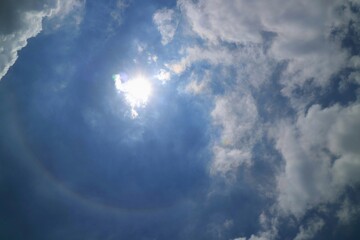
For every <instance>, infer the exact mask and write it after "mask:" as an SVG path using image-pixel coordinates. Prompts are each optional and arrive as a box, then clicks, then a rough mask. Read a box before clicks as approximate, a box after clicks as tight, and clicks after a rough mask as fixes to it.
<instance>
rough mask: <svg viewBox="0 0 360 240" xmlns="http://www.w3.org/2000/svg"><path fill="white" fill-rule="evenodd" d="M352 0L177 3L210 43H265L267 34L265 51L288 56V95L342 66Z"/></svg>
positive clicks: (321, 83)
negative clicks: (342, 41)
mask: <svg viewBox="0 0 360 240" xmlns="http://www.w3.org/2000/svg"><path fill="white" fill-rule="evenodd" d="M355 2H356V1H336V0H334V1H330V2H328V1H326V2H325V1H318V2H316V3H314V2H313V1H302V2H301V3H299V2H298V1H283V0H273V1H270V2H269V1H251V2H249V1H242V0H238V1H235V2H233V1H225V2H224V1H220V0H211V1H202V0H200V1H197V2H193V1H188V0H181V1H178V3H179V4H178V5H179V7H180V9H181V10H182V12H183V13H184V15H185V16H186V19H187V21H188V22H189V25H190V26H191V29H192V31H193V32H194V33H195V34H197V35H198V36H200V37H201V38H203V39H204V40H206V41H208V42H210V43H211V44H220V43H223V42H228V43H236V44H245V45H246V44H249V43H263V44H264V43H265V41H266V33H272V34H273V36H274V38H273V41H272V44H271V47H270V49H269V56H271V57H273V58H275V59H277V60H279V61H281V60H284V61H287V63H288V67H287V69H286V71H285V72H284V75H285V77H284V79H283V81H282V84H283V85H284V88H283V93H284V94H285V95H288V96H291V95H292V92H293V91H294V89H295V88H296V87H297V86H299V85H300V86H301V85H303V84H305V83H307V82H309V81H312V83H313V84H314V85H315V86H322V87H323V86H326V84H327V83H328V82H329V79H330V77H331V76H332V75H333V74H335V73H337V72H338V71H339V70H341V69H342V68H343V67H345V66H347V63H348V60H349V53H348V51H347V50H345V49H343V48H341V40H342V37H343V36H344V35H346V33H347V30H346V29H347V26H348V24H349V23H351V22H354V21H355V22H358V20H359V19H358V16H357V14H356V13H354V12H352V11H351V10H350V8H351V6H353V5H354V4H356V3H355ZM278 6H282V7H281V9H279V8H278ZM344 29H345V30H344ZM335 33H336V34H335Z"/></svg>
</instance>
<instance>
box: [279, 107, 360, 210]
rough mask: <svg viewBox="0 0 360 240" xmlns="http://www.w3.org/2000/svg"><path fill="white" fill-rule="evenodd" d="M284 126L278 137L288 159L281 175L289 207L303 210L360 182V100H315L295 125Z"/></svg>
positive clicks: (281, 191) (282, 199) (281, 202)
mask: <svg viewBox="0 0 360 240" xmlns="http://www.w3.org/2000/svg"><path fill="white" fill-rule="evenodd" d="M281 125H282V126H281V127H280V131H279V134H278V135H277V136H276V138H275V139H276V146H277V149H278V150H279V152H280V153H281V154H282V156H283V158H284V160H285V169H284V173H283V174H281V175H280V176H279V178H278V189H279V194H280V195H279V205H280V207H281V208H282V209H283V210H285V211H289V212H291V213H293V214H295V215H298V216H299V215H302V214H304V212H305V211H306V210H307V209H310V208H312V207H315V206H317V205H318V204H320V203H328V202H334V201H336V200H337V199H338V197H339V196H340V195H341V194H343V193H344V191H345V188H346V187H351V186H356V185H357V184H359V183H360V177H359V174H358V173H359V171H360V151H359V148H358V146H359V145H360V137H359V136H360V104H358V103H354V104H352V105H350V106H347V107H341V106H340V105H334V106H332V107H329V108H324V109H321V107H320V106H319V105H314V106H312V107H311V108H310V109H309V110H308V112H307V114H306V115H302V116H299V118H298V119H297V120H296V122H295V123H294V124H292V123H282V124H281Z"/></svg>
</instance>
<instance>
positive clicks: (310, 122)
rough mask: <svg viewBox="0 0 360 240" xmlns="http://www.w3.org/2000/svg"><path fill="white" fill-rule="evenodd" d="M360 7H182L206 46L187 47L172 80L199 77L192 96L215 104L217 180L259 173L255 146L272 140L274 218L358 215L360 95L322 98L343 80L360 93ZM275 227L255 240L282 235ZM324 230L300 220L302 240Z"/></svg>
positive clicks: (186, 3) (335, 1) (203, 2)
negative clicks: (328, 212) (325, 211)
mask: <svg viewBox="0 0 360 240" xmlns="http://www.w3.org/2000/svg"><path fill="white" fill-rule="evenodd" d="M359 4H360V3H359V1H356V0H346V1H343V0H332V1H317V2H314V1H311V0H305V1H301V2H299V1H295V0H291V1H284V0H272V1H265V0H258V1H245V0H236V1H222V0H199V1H191V0H178V4H177V9H176V11H180V13H181V14H182V20H181V21H183V22H182V23H181V24H184V26H187V28H185V27H184V29H186V30H185V32H183V34H184V35H186V36H191V37H195V38H197V39H198V40H199V41H196V42H192V43H184V45H183V47H182V48H181V49H180V51H179V57H178V58H177V59H173V60H172V61H169V62H168V63H167V64H165V66H166V67H167V68H168V70H169V71H170V72H171V73H172V74H177V75H179V76H181V75H185V76H190V77H187V84H186V91H187V92H188V93H193V94H196V95H198V94H201V93H204V94H206V95H207V96H212V97H213V98H212V100H213V109H212V111H211V117H212V123H213V126H214V127H215V129H217V130H218V132H217V133H218V134H217V135H216V137H217V138H216V139H215V140H214V141H212V143H211V144H212V149H213V158H212V162H211V167H210V169H211V173H213V174H214V173H221V174H222V175H224V176H229V175H230V176H232V177H233V176H236V174H237V173H236V170H237V169H239V168H244V167H245V168H250V169H251V167H252V166H253V165H254V162H255V161H259V159H256V158H254V146H256V144H258V143H259V142H261V141H262V140H263V138H264V136H270V139H271V140H270V142H271V143H270V144H272V147H273V148H274V151H277V153H278V154H279V156H278V158H279V162H278V168H277V170H276V171H275V172H274V173H273V175H274V177H275V178H276V181H275V182H276V186H274V189H273V191H275V192H276V197H275V198H276V200H275V202H276V203H275V205H274V209H276V211H275V212H276V214H274V215H275V217H274V218H273V219H278V218H277V217H278V216H280V215H281V216H283V215H288V214H290V215H293V216H296V217H297V219H302V217H303V216H304V215H305V214H306V213H307V212H308V210H310V209H315V208H316V207H318V206H320V205H322V206H323V205H326V204H332V203H337V204H339V205H338V206H341V207H340V209H338V210H337V211H338V212H337V217H338V219H339V221H341V222H348V221H349V220H348V219H352V218H353V217H352V216H354V215H356V214H357V213H358V212H359V210H358V207H357V206H354V205H353V204H352V203H351V201H349V200H346V201H345V202H344V200H343V199H344V196H345V195H346V194H347V192H346V191H347V190H346V189H349V188H355V187H356V186H358V185H359V183H360V182H359V181H360V178H359V174H357V173H359V172H360V152H359V147H358V146H360V138H359V136H360V124H359V123H360V104H359V103H358V100H355V99H356V98H357V99H358V97H359V95H358V93H355V95H356V96H355V97H354V99H353V100H352V102H351V101H350V102H347V103H346V104H344V103H341V104H340V103H336V100H334V101H333V102H332V103H331V104H324V105H323V102H321V100H319V99H321V97H322V96H323V95H326V94H328V91H329V89H330V88H332V87H333V85H332V84H333V82H334V79H336V81H340V83H339V88H338V89H335V90H334V91H341V88H342V87H344V86H346V85H347V84H349V83H351V84H353V86H354V89H355V88H356V89H357V88H358V84H359V82H360V80H359V79H360V78H359V68H360V65H359V56H358V55H357V54H359V53H358V51H357V50H354V46H348V45H347V44H349V43H348V42H349V40H347V39H349V34H350V35H351V34H353V35H355V36H359V34H360V31H359V30H360V29H359V27H358V26H359V25H360V24H359V23H360V18H359V14H358V11H359V7H360V5H359ZM279 6H281V7H279ZM172 11H173V10H168V9H166V10H160V11H159V12H157V13H156V14H155V16H154V19H162V18H160V16H166V19H171V17H170V16H171V14H172ZM174 11H175V10H174ZM163 18H165V17H163ZM155 22H156V23H157V25H158V27H159V31H160V33H161V34H162V35H163V41H164V35H165V36H167V35H169V36H171V37H168V38H165V39H172V38H173V36H174V35H173V34H168V33H169V32H171V31H164V29H166V28H163V29H161V27H160V26H161V25H160V24H159V23H160V22H162V21H160V20H159V21H155ZM182 26H183V25H182ZM354 26H355V27H354ZM169 28H170V27H169ZM179 34H180V33H179ZM165 42H166V43H167V42H168V41H165ZM356 44H358V43H355V45H356ZM204 63H205V64H204ZM208 65H210V66H211V67H207V66H208ZM199 66H201V67H199ZM201 68H203V69H206V70H205V74H204V70H203V69H202V70H201ZM199 69H200V70H199ZM201 71H202V72H201ZM339 74H343V75H342V77H339ZM214 85H216V86H220V88H221V91H214V89H213V86H214ZM355 92H356V91H355ZM269 96H272V97H273V98H271V99H268V98H269ZM264 111H265V112H267V115H266V116H265V115H264ZM267 133H268V134H267ZM264 154H267V153H264ZM260 155H261V154H260ZM341 201H342V202H341ZM274 222H276V223H274V224H269V225H268V227H264V228H263V231H260V232H259V233H258V234H254V235H252V236H251V235H250V238H248V239H253V240H254V239H273V238H275V236H276V235H277V229H276V227H277V225H278V221H275V220H274ZM325 224H326V221H325V220H323V219H320V218H313V219H312V220H309V221H308V222H306V224H303V223H301V224H300V227H299V228H298V230H299V232H298V234H297V236H294V237H295V239H311V238H313V237H314V236H315V235H316V233H317V232H318V231H320V230H321V229H322V227H323V226H324V225H325ZM238 239H247V238H245V237H240V238H238Z"/></svg>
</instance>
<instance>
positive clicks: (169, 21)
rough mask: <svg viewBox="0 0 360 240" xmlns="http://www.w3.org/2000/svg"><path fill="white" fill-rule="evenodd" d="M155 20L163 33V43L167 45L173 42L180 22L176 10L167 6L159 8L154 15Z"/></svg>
mask: <svg viewBox="0 0 360 240" xmlns="http://www.w3.org/2000/svg"><path fill="white" fill-rule="evenodd" d="M153 21H154V23H155V24H156V26H157V28H158V30H159V32H160V34H161V43H162V44H163V45H166V44H168V43H169V42H171V41H172V39H173V38H174V35H175V32H176V29H177V26H178V24H179V20H178V18H177V16H176V13H175V11H174V10H172V9H167V8H164V9H161V10H158V11H157V12H156V13H155V14H154V16H153Z"/></svg>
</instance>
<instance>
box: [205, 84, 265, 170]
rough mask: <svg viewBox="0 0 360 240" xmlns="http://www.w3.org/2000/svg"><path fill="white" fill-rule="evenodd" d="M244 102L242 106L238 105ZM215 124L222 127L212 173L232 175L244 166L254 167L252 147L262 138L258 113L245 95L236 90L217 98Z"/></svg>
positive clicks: (214, 149)
mask: <svg viewBox="0 0 360 240" xmlns="http://www.w3.org/2000/svg"><path fill="white" fill-rule="evenodd" d="M238 103H241V104H238ZM211 116H212V119H213V124H214V125H215V126H218V127H220V129H221V134H220V140H219V141H216V142H215V145H214V146H213V153H214V159H213V163H212V167H211V172H212V173H213V174H215V173H221V174H225V175H226V174H229V173H230V174H231V173H233V171H234V170H236V169H237V168H238V167H239V166H241V165H251V157H252V153H251V152H252V145H253V144H254V142H255V141H256V139H257V138H258V136H259V134H260V133H259V132H258V131H257V129H256V127H257V122H258V121H257V120H258V111H257V107H256V105H255V102H254V99H253V98H252V96H251V95H249V94H247V93H246V92H242V93H240V92H239V91H234V92H232V93H228V94H227V95H224V96H219V97H217V98H216V99H215V107H214V109H213V111H212V112H211Z"/></svg>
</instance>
